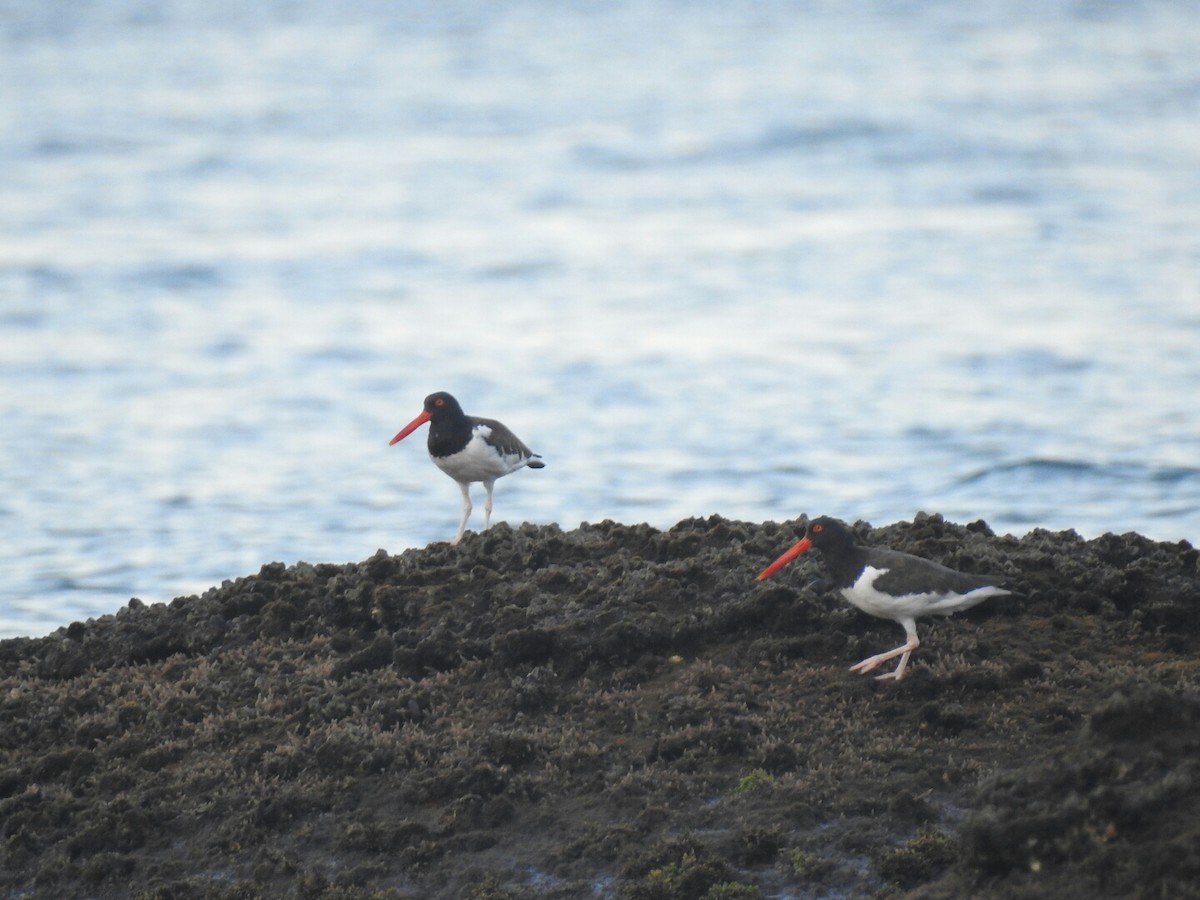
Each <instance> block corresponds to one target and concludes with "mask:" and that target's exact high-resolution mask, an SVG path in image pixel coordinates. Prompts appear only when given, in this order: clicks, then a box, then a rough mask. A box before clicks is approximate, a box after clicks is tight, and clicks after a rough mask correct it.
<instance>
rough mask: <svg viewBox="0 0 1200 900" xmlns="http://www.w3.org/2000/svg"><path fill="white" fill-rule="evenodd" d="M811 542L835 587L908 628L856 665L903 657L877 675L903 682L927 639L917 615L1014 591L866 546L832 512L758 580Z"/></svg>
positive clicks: (868, 666)
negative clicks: (920, 634)
mask: <svg viewBox="0 0 1200 900" xmlns="http://www.w3.org/2000/svg"><path fill="white" fill-rule="evenodd" d="M810 547H816V548H817V549H818V550H820V551H821V555H822V556H823V557H824V558H825V565H826V566H827V567H828V569H829V574H830V575H831V576H832V582H833V586H834V587H836V588H838V589H839V590H840V591H841V594H842V597H843V598H845V599H846V600H847V601H848V602H849V603H851V604H852V605H853V606H857V607H858V608H859V609H861V610H862V611H863V612H865V613H870V614H871V615H873V616H878V617H880V618H883V619H892V620H893V621H895V622H898V623H900V625H901V626H902V627H903V628H904V634H905V636H906V638H907V640H906V641H905V642H904V644H902V645H901V646H899V647H897V648H896V649H894V650H888V651H887V652H886V653H879V654H877V655H875V656H871V657H868V658H867V659H864V660H863V661H862V662H860V663H856V664H855V665H853V666H851V667H850V671H851V672H859V673H866V672H871V671H873V670H874V669H876V668H878V667H879V666H880V665H881V664H883V663H885V662H887V661H888V660H890V659H895V658H896V657H897V656H899V657H900V663H899V664H898V665H897V666H896V669H895V671H892V672H888V673H887V674H885V675H878V676H876V677H877V678H894V679H896V680H897V681H899V680H900V679H901V678H903V677H904V671H905V667H906V666H907V665H908V659H909V657H910V656H912V653H913V651H914V650H916V649H917V647H919V646H920V644H921V642H920V641H919V640H918V639H917V619H918V618H920V617H921V616H949V615H953V614H954V613H956V612H958V611H959V610H963V609H970V608H971V607H972V606H975V605H976V604H978V603H981V602H982V601H984V600H986V599H987V598H989V597H1003V596H1006V595H1008V594H1011V593H1012V591H1010V590H1006V589H1005V588H1002V587H1000V586H998V585H997V584H996V581H997V579H995V578H990V577H988V576H986V575H970V574H967V573H966V572H957V571H955V570H954V569H948V568H946V567H945V566H943V565H939V564H938V563H935V562H932V561H931V560H928V559H922V558H921V557H919V556H912V555H911V554H908V553H901V552H900V551H898V550H890V549H888V548H886V547H862V546H860V545H859V543H858V541H857V540H856V539H855V537H854V535H853V534H852V533H851V531H850V530H849V529H848V528H847V527H846V525H845V524H844V523H842V522H840V521H838V520H837V519H832V518H830V517H828V516H821V517H820V518H818V519H813V520H812V522H810V523H809V525H808V529H807V531H806V532H805V534H804V537H802V538H801V539H800V540H799V541H798V542H797V543H796V544H795V545H794V546H792V547H791V549H789V550H788V551H787V552H786V553H784V554H783V555H782V556H780V557H779V559H777V560H775V562H773V563H771V565H769V566H767V568H765V569H763V571H762V572H761V573H759V576H758V580H759V581H762V580H763V579H764V578H769V577H770V576H771V575H773V574H774V573H775V572H777V571H779V570H780V569H782V568H783V567H784V566H786V565H787V564H788V563H789V562H791V561H792V560H793V559H795V558H796V557H797V556H799V555H800V554H801V553H803V552H804V551H805V550H808V549H809V548H810Z"/></svg>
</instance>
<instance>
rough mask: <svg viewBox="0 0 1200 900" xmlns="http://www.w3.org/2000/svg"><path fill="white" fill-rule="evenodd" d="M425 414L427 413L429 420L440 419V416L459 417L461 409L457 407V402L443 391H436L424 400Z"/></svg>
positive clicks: (461, 412)
mask: <svg viewBox="0 0 1200 900" xmlns="http://www.w3.org/2000/svg"><path fill="white" fill-rule="evenodd" d="M425 412H427V413H429V417H430V418H431V419H440V418H441V417H442V416H461V415H462V414H463V411H462V407H461V406H459V405H458V401H457V400H455V399H454V397H452V396H451V395H450V394H447V393H446V392H445V391H438V392H437V393H436V394H430V395H429V396H428V397H426V398H425Z"/></svg>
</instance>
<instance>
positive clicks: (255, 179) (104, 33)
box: [0, 0, 1200, 636]
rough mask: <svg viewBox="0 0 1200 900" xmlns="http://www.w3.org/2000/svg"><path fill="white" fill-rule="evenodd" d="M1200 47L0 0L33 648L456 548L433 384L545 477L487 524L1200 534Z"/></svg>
mask: <svg viewBox="0 0 1200 900" xmlns="http://www.w3.org/2000/svg"><path fill="white" fill-rule="evenodd" d="M1198 46H1200V4H1196V3H1193V2H1190V0H1179V2H1167V0H1158V2H1155V0H1147V2H1128V0H1110V2H1107V0H1044V2H1041V3H1038V4H1030V3H1027V2H1025V0H997V2H989V3H962V2H959V0H922V2H899V0H877V2H865V3H842V2H833V0H830V2H822V0H803V2H801V0H798V2H763V0H733V2H730V0H721V2H629V3H603V4H601V3H591V2H563V0H553V2H549V0H547V2H535V0H530V2H520V0H518V2H513V3H491V2H456V0H448V2H439V3H424V2H410V0H378V2H375V0H348V2H338V3H332V2H319V0H286V2H285V0H266V2H259V3H251V4H248V3H244V2H241V0H236V2H235V0H168V2H150V0H105V2H102V3H74V2H65V0H0V572H2V578H0V636H12V635H22V634H29V635H37V634H46V633H48V632H50V631H52V630H53V629H55V628H56V627H58V626H60V625H64V624H67V623H69V622H71V621H73V620H76V619H85V618H89V617H93V616H97V615H102V614H105V613H111V612H114V611H115V610H116V609H117V608H119V607H120V606H121V605H123V604H124V603H126V602H127V601H128V599H129V598H130V597H131V596H137V597H139V598H141V599H143V600H145V601H146V602H155V601H166V600H170V599H171V598H173V597H175V596H177V595H185V594H190V593H194V592H202V591H203V590H205V589H206V588H208V587H209V586H211V585H214V584H218V583H220V582H221V581H222V580H223V579H226V578H233V577H237V576H240V575H244V574H249V573H252V572H255V571H257V570H258V568H259V567H260V566H261V565H262V564H263V563H266V562H269V561H273V560H280V561H283V562H287V563H291V562H295V561H297V560H307V561H309V562H344V561H349V560H358V559H362V558H365V557H367V556H369V555H370V554H372V553H373V552H374V551H375V550H376V549H377V548H380V547H383V548H386V549H388V550H389V551H393V552H395V551H400V550H402V549H404V548H406V547H412V546H422V545H424V544H426V543H428V542H431V541H437V540H445V539H447V538H449V537H450V536H451V535H452V534H453V533H454V528H455V526H456V523H457V518H458V514H459V502H460V501H459V493H458V489H457V487H456V486H455V485H454V483H453V482H452V481H451V480H450V479H448V478H447V477H445V476H444V475H442V474H441V473H440V472H438V471H437V470H436V469H435V468H434V467H433V466H432V465H431V464H430V462H429V460H428V458H427V456H426V453H425V449H424V440H425V432H424V431H422V432H421V433H419V434H417V435H414V437H412V438H410V439H409V440H407V441H405V442H403V443H401V444H399V445H397V446H395V447H391V448H389V447H388V445H387V442H388V439H389V438H390V437H391V436H392V435H393V434H394V433H395V432H396V431H397V430H398V429H399V427H400V426H401V425H403V424H404V423H406V422H407V421H408V420H409V419H411V418H412V417H413V416H414V415H416V413H417V412H418V411H419V410H420V408H421V401H422V399H423V398H424V396H425V395H426V394H427V393H430V392H432V391H434V390H448V391H450V392H452V393H454V394H455V395H457V396H458V397H459V399H460V400H461V401H462V403H463V405H464V407H465V408H466V409H467V411H468V412H471V413H475V414H479V415H486V416H492V417H495V418H499V419H501V420H502V421H504V422H505V423H507V424H508V425H509V426H510V427H511V428H512V429H513V430H514V431H516V432H517V434H518V435H520V436H521V437H522V438H523V439H524V440H525V441H526V442H527V443H528V444H530V445H531V446H532V447H533V449H534V450H535V451H537V452H540V453H541V454H543V455H544V457H545V459H546V463H547V467H546V468H545V469H544V470H542V471H540V472H533V471H523V472H519V473H516V474H514V475H512V476H509V477H508V478H505V479H503V480H501V481H500V482H499V483H498V485H497V490H496V511H495V514H494V520H495V521H500V520H506V521H509V522H511V523H517V522H521V521H532V522H538V523H547V522H557V523H559V524H560V525H562V526H563V527H564V528H573V527H575V526H577V525H578V524H579V523H580V522H581V521H592V522H595V521H600V520H603V519H606V518H611V519H616V520H619V521H623V522H630V523H632V522H641V521H647V522H650V523H651V524H653V525H656V526H659V527H669V526H671V525H672V524H674V523H675V522H677V521H678V520H680V519H682V518H686V517H689V516H707V515H709V514H712V513H720V514H722V515H725V516H728V517H732V518H739V519H747V520H753V521H761V520H764V519H775V520H783V519H790V518H792V517H794V516H796V515H798V514H800V513H801V512H809V513H812V514H820V513H828V514H832V515H837V516H840V517H844V518H848V519H852V520H853V519H857V518H864V519H867V520H869V521H872V522H874V523H875V524H885V523H888V522H891V521H895V520H898V519H905V518H911V517H912V516H913V515H914V514H915V513H916V512H917V511H920V510H924V511H928V512H941V513H943V514H944V515H946V516H947V517H948V518H952V519H954V520H957V521H972V520H974V519H978V518H983V519H986V520H987V521H988V523H989V524H991V525H992V527H994V528H995V529H996V530H998V531H1009V532H1012V533H1015V534H1023V533H1024V532H1026V531H1028V530H1029V529H1032V528H1035V527H1042V528H1049V529H1056V530H1057V529H1068V528H1073V529H1076V530H1077V531H1079V532H1080V533H1081V534H1083V535H1085V536H1094V535H1097V534H1101V533H1103V532H1106V531H1114V532H1125V531H1131V530H1136V531H1139V532H1142V533H1144V534H1146V535H1149V536H1151V537H1154V538H1158V539H1167V540H1178V539H1183V538H1187V539H1190V540H1193V541H1195V540H1196V539H1197V538H1198V537H1200V421H1198V415H1197V409H1198V399H1197V398H1198V390H1197V388H1198V386H1200V277H1198V276H1200V53H1198V52H1197V47H1198ZM476 491H477V495H478V496H479V497H480V498H481V497H482V493H481V491H480V489H479V488H478V486H477V487H476ZM481 507H482V503H480V502H477V503H476V513H475V518H474V519H473V521H472V528H475V527H478V526H479V524H480V523H481V515H482V509H481ZM762 562H763V560H750V561H748V562H747V565H748V567H749V568H748V571H754V570H757V568H758V567H759V565H760V564H761V563H762Z"/></svg>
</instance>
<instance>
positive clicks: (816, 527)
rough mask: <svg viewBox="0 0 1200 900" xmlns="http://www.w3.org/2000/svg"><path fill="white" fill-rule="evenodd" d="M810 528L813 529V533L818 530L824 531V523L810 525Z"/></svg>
mask: <svg viewBox="0 0 1200 900" xmlns="http://www.w3.org/2000/svg"><path fill="white" fill-rule="evenodd" d="M812 530H813V533H814V534H815V533H816V532H818V531H824V530H825V526H824V525H814V526H813V527H812Z"/></svg>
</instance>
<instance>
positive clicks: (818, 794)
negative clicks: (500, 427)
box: [0, 515, 1200, 900]
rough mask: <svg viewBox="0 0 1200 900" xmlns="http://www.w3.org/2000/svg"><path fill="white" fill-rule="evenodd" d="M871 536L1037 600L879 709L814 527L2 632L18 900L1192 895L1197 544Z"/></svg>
mask: <svg viewBox="0 0 1200 900" xmlns="http://www.w3.org/2000/svg"><path fill="white" fill-rule="evenodd" d="M856 527H857V529H858V531H859V533H860V534H861V536H862V537H863V538H864V539H865V540H867V541H869V542H871V543H881V544H889V545H891V546H893V547H896V548H898V549H901V550H907V551H910V552H914V553H919V554H921V555H923V556H928V557H930V558H933V559H937V560H940V561H942V562H945V563H946V564H948V565H950V566H953V567H956V568H959V569H963V570H968V571H976V572H989V573H994V574H999V575H1002V576H1004V577H1006V578H1007V579H1008V580H1009V582H1010V584H1011V586H1012V587H1014V588H1015V589H1016V590H1017V591H1019V592H1020V594H1019V596H1014V597H1010V598H1005V599H1003V600H999V601H992V602H989V603H987V604H984V605H983V606H981V607H977V608H976V609H974V610H971V611H969V612H967V613H965V614H962V615H959V616H957V617H955V618H953V619H949V620H940V619H939V620H935V621H928V622H926V623H923V625H922V627H921V634H922V639H923V643H922V646H921V649H920V650H919V651H918V653H917V654H916V656H915V657H914V660H913V663H912V674H911V675H910V677H909V678H908V679H906V680H905V681H903V682H901V683H899V684H895V683H890V682H876V681H874V680H873V679H869V678H862V677H859V676H855V675H852V674H850V673H849V672H847V668H848V667H849V666H850V665H851V664H852V663H854V662H856V661H858V660H859V659H861V658H862V657H864V656H867V655H869V654H871V653H875V652H878V651H880V650H882V649H886V648H889V647H892V646H894V645H895V644H897V643H898V642H899V641H900V639H901V633H900V629H899V628H897V627H896V626H895V625H894V624H893V623H890V622H885V621H881V620H877V619H872V618H869V617H867V616H865V615H863V614H862V613H859V612H858V611H856V610H853V609H851V608H849V607H847V606H846V605H844V604H843V603H841V601H840V600H838V599H837V598H836V597H835V596H833V595H832V594H829V593H828V592H825V591H824V590H823V589H822V587H821V582H820V578H819V576H820V574H821V573H820V571H819V568H818V567H817V560H816V559H805V560H802V561H800V562H798V563H796V564H794V565H793V566H792V567H791V568H790V569H789V570H787V571H786V572H785V573H783V574H781V575H780V576H778V577H777V578H776V579H773V580H772V581H770V582H766V583H763V584H758V583H756V582H755V575H756V574H757V572H758V571H759V570H760V569H761V568H762V567H763V565H764V564H765V563H767V562H769V561H770V560H772V559H774V558H775V557H776V556H777V555H778V554H779V553H780V552H781V551H782V550H783V549H785V548H786V547H787V546H788V545H789V544H790V543H791V542H792V541H794V539H795V535H796V532H797V523H794V522H793V523H785V524H782V525H781V524H775V523H766V524H762V525H753V524H747V523H742V522H731V521H727V520H725V519H721V518H719V517H712V518H710V519H706V520H688V521H685V522H681V523H679V524H678V525H677V526H675V527H674V528H672V529H670V530H669V531H665V532H663V531H658V530H656V529H654V528H651V527H649V526H646V525H635V526H625V525H619V524H616V523H612V522H603V523H600V524H598V525H585V526H583V527H581V528H579V529H577V530H575V531H572V532H566V533H565V532H563V531H561V530H560V529H559V528H557V527H555V526H547V527H540V528H536V527H532V526H522V527H520V528H518V529H512V528H509V527H508V526H506V525H499V526H497V527H496V528H494V529H492V530H491V531H490V532H487V533H486V534H484V535H471V536H469V537H468V538H467V539H466V540H464V542H463V543H462V544H461V545H460V546H459V547H450V546H449V545H447V544H434V545H431V546H430V547H427V548H425V549H423V550H411V551H407V552H405V553H403V554H401V555H399V556H389V555H388V554H386V553H384V552H382V551H380V552H379V553H377V554H376V555H375V556H373V557H371V558H370V559H368V560H365V561H363V562H361V563H355V564H349V565H344V566H335V565H315V566H314V565H308V564H304V563H301V564H297V565H295V566H290V567H289V566H283V565H281V564H278V563H272V564H270V565H267V566H264V567H263V568H262V570H261V571H260V572H259V573H258V574H257V575H255V576H251V577H247V578H242V579H238V580H237V581H233V582H226V583H225V584H224V585H222V586H221V587H219V588H214V589H212V590H210V591H208V592H207V593H206V594H204V595H203V596H201V597H186V598H180V599H178V600H175V601H173V602H172V603H170V604H165V605H164V604H159V605H153V606H147V605H144V604H142V603H141V602H139V601H137V600H133V601H130V603H129V605H128V606H126V607H124V608H122V609H121V610H120V611H119V612H118V613H117V614H116V615H113V616H106V617H104V618H102V619H98V620H93V621H89V622H83V623H80V622H77V623H74V624H72V625H71V626H69V627H67V628H62V629H60V630H59V631H57V632H56V633H55V634H53V635H50V636H49V637H47V638H43V639H38V640H32V639H17V640H10V641H4V642H0V890H2V891H3V893H4V894H5V895H6V896H13V897H97V898H108V897H113V898H116V897H131V896H132V897H143V898H203V897H213V898H235V897H236V898H250V897H259V896H262V897H274V896H287V897H314V898H351V897H364V898H365V897H373V898H386V897H413V898H418V897H419V898H440V897H444V898H457V897H469V898H502V897H546V898H568V897H570V898H575V897H614V898H656V900H657V898H688V900H695V898H699V897H709V898H712V900H715V898H740V897H764V898H766V897H784V896H787V897H798V896H806V897H807V896H813V897H820V896H863V895H867V896H870V895H876V896H901V895H904V896H912V897H931V898H932V897H939V898H942V897H944V898H950V897H964V896H974V897H1014V896H1015V897H1055V898H1073V897H1079V898H1082V897H1089V898H1091V897H1127V896H1163V897H1166V896H1170V897H1181V896H1195V895H1196V888H1195V887H1194V886H1195V885H1196V884H1198V883H1200V812H1198V811H1197V810H1200V652H1198V651H1200V575H1198V573H1197V551H1196V550H1195V549H1194V548H1192V547H1191V546H1190V545H1188V544H1187V543H1184V542H1181V543H1178V544H1169V543H1156V542H1153V541H1149V540H1147V539H1145V538H1143V537H1141V536H1139V535H1134V534H1129V535H1121V536H1117V535H1105V536H1104V537H1101V538H1098V539H1096V540H1091V541H1085V540H1083V539H1082V538H1080V537H1079V536H1078V535H1075V534H1074V533H1071V532H1066V533H1059V534H1052V533H1049V532H1045V531H1034V532H1032V533H1030V534H1028V535H1026V536H1025V537H1023V538H1020V539H1017V538H1013V537H1008V536H996V535H994V534H993V533H992V532H991V530H990V529H989V528H988V527H987V525H986V524H985V523H983V522H975V523H971V524H970V525H967V526H960V525H955V524H952V523H949V522H945V521H943V520H942V519H941V517H939V516H924V515H922V516H918V517H917V519H916V520H914V521H913V522H911V523H897V524H894V525H890V526H887V527H885V528H878V529H871V528H870V527H869V526H866V525H865V524H862V523H860V524H859V525H858V526H856Z"/></svg>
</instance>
